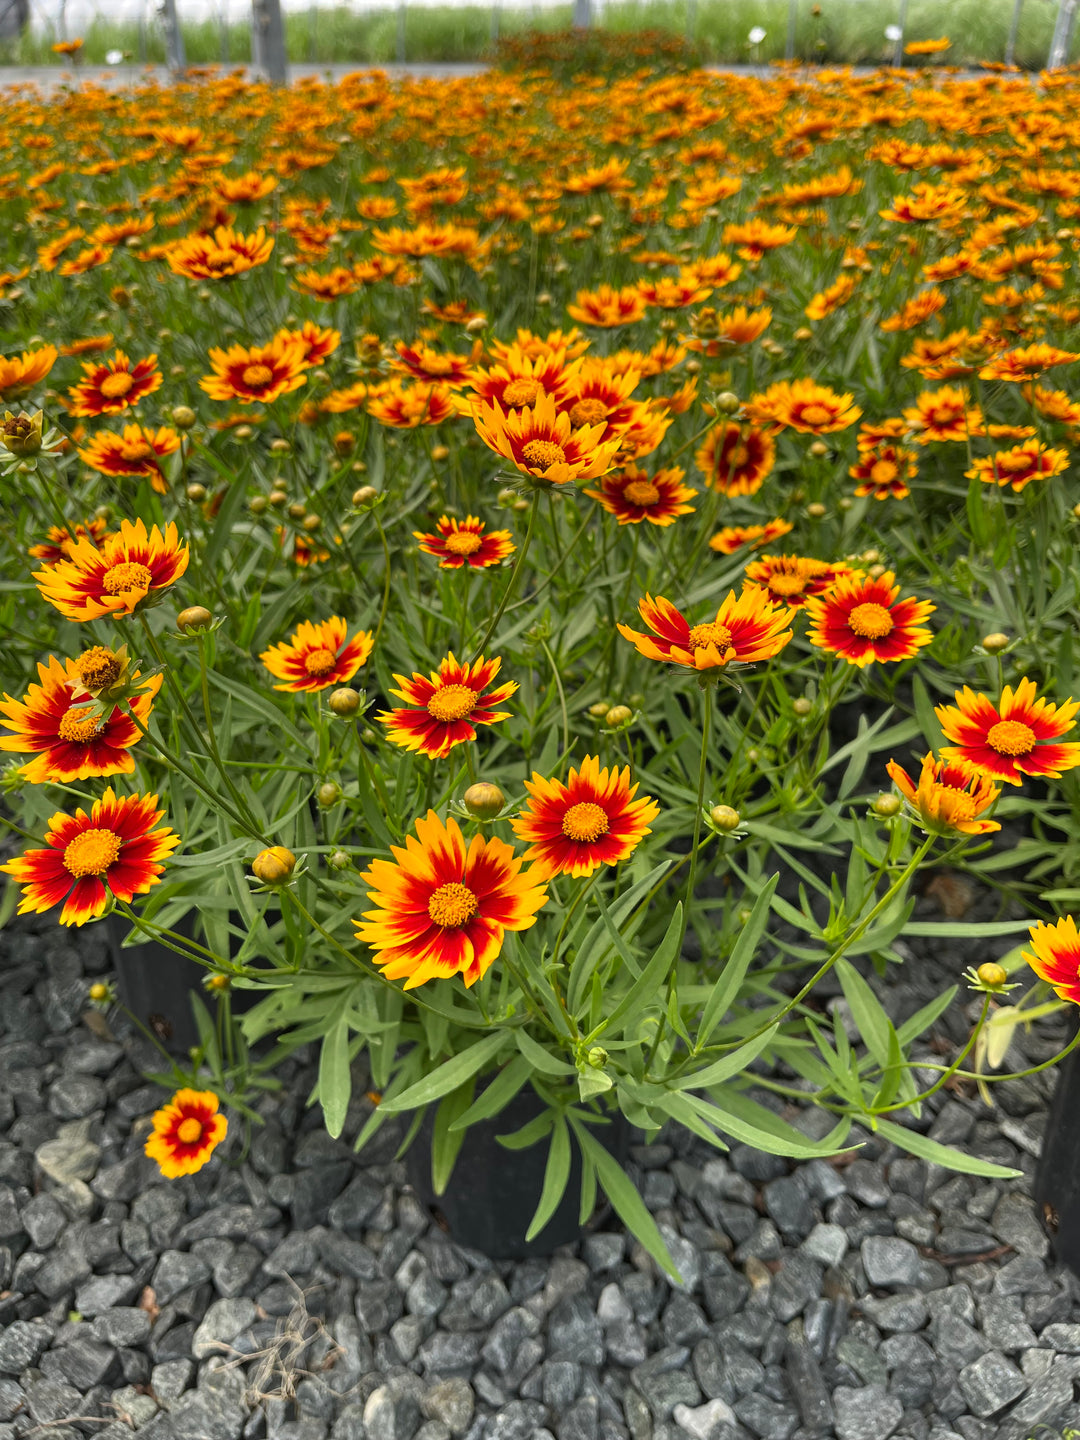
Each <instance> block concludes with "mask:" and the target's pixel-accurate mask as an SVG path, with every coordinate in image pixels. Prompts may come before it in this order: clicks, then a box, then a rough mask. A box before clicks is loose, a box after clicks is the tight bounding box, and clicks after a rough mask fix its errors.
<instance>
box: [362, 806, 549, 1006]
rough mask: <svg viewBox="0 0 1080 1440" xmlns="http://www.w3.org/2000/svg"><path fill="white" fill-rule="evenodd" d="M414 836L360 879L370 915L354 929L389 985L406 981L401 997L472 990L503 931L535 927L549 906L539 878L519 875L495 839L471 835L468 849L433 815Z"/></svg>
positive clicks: (517, 863)
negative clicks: (446, 987) (456, 987)
mask: <svg viewBox="0 0 1080 1440" xmlns="http://www.w3.org/2000/svg"><path fill="white" fill-rule="evenodd" d="M414 828H415V830H416V836H415V838H414V837H413V836H412V835H409V836H407V837H406V839H405V845H404V847H399V846H396V845H394V846H391V853H392V854H393V856H394V859H393V861H390V860H374V861H372V863H371V866H370V868H369V869H367V870H365V871H364V873H363V876H362V877H361V878H362V879H363V880H364V881H365V882H366V883H367V884H368V885H370V886H371V889H370V890H369V891H368V899H369V900H370V901H371V903H372V904H373V905H374V906H375V909H373V910H366V911H365V912H364V917H363V920H362V921H361V920H354V921H353V924H354V926H355V927H356V933H357V936H358V937H359V939H361V940H363V941H364V942H365V943H366V944H368V945H370V946H371V947H372V949H373V950H374V951H375V963H376V964H377V965H378V966H379V968H380V969H381V970H382V972H383V974H384V975H385V976H386V977H387V979H389V980H404V981H405V985H404V989H406V990H413V989H415V988H416V986H418V985H423V984H425V983H426V982H427V981H428V980H449V979H452V978H453V977H454V976H455V975H459V976H460V977H461V979H462V981H463V982H464V984H465V985H466V986H472V985H475V984H476V982H477V980H479V979H480V978H481V976H483V975H484V974H485V973H486V971H487V970H488V969H489V968H490V966H491V964H492V962H493V961H494V959H495V957H496V956H497V955H498V953H499V951H500V950H501V949H502V943H503V937H504V936H505V934H506V932H507V930H528V929H529V927H530V926H532V925H534V924H535V923H536V913H537V911H538V910H540V909H542V908H543V906H544V905H546V904H547V898H548V895H547V890H546V889H545V888H544V885H543V881H542V877H541V876H540V874H539V873H538V872H537V870H536V869H535V867H533V866H530V867H529V868H528V869H527V870H523V869H522V864H523V862H522V860H521V858H520V857H519V856H516V855H515V854H514V851H513V849H512V847H511V846H509V845H507V843H506V842H505V840H500V839H498V838H497V837H496V836H492V837H491V838H490V839H485V838H484V837H483V835H474V836H473V838H472V842H471V843H470V844H469V846H468V847H467V848H466V844H465V839H464V837H463V835H462V833H461V828H460V826H459V825H458V823H457V821H456V820H453V819H450V820H448V821H447V822H446V824H445V825H444V824H443V822H442V821H441V820H440V819H439V817H438V815H436V813H435V811H434V810H429V811H428V814H427V818H426V819H423V820H420V819H418V820H417V821H416V824H415V827H414ZM365 922H366V923H365Z"/></svg>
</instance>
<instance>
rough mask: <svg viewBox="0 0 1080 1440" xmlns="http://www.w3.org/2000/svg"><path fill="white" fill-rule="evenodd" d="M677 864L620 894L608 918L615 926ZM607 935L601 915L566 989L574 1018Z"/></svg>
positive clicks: (583, 944)
mask: <svg viewBox="0 0 1080 1440" xmlns="http://www.w3.org/2000/svg"><path fill="white" fill-rule="evenodd" d="M673 863H674V862H673V861H671V860H664V861H663V862H662V863H661V864H659V865H657V866H656V868H655V869H653V870H650V871H649V873H648V875H646V876H645V878H644V879H643V880H639V881H638V882H637V884H636V885H632V886H631V887H630V889H629V890H627V892H626V894H625V895H620V896H619V898H618V900H616V901H614V902H613V903H612V904H611V905H610V906H609V907H608V915H609V917H610V919H611V923H612V924H613V925H615V926H617V927H618V926H621V925H623V924H624V923H625V922H626V920H627V919H628V918H629V916H630V915H631V914H632V913H633V912H634V910H635V909H636V908H637V906H638V905H640V904H641V902H642V901H643V900H644V899H645V898H646V897H647V896H648V894H649V892H650V891H651V890H652V889H653V888H654V886H656V885H657V884H658V883H659V881H660V880H661V878H662V877H663V876H664V875H665V874H666V873H667V871H668V870H670V869H671V866H672V864H673ZM606 936H607V926H606V925H605V923H604V917H603V916H602V915H601V917H600V919H599V920H597V921H596V922H595V923H594V925H593V926H592V928H591V929H590V931H589V933H588V934H587V935H586V936H585V939H584V940H583V941H582V942H581V944H580V945H579V946H578V952H577V954H576V956H575V957H574V963H573V965H572V966H571V967H570V979H569V982H568V984H567V987H566V1003H567V1005H568V1006H569V1007H570V1012H571V1014H573V1015H576V1014H577V1013H578V1009H579V1007H580V1005H581V1002H582V999H583V998H584V995H585V987H586V985H587V984H588V983H589V979H590V977H591V976H592V973H593V971H594V970H595V969H596V967H597V965H598V964H599V963H600V961H601V959H602V958H603V955H604V944H603V942H604V939H605V937H606Z"/></svg>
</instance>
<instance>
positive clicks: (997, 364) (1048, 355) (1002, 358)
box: [979, 344, 1080, 383]
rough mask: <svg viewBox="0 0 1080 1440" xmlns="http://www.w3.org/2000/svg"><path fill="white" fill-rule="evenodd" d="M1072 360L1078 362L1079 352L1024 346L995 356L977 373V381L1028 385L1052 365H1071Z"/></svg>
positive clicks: (1041, 346) (1042, 346)
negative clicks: (1003, 381) (1006, 381)
mask: <svg viewBox="0 0 1080 1440" xmlns="http://www.w3.org/2000/svg"><path fill="white" fill-rule="evenodd" d="M1074 360H1080V351H1075V350H1059V349H1058V347H1057V346H1056V345H1043V344H1038V345H1024V346H1021V347H1020V348H1019V349H1016V350H1005V351H1003V352H1002V354H1000V355H995V356H994V358H993V359H992V360H990V361H989V362H988V363H987V364H986V365H984V366H983V368H982V369H981V370H980V371H979V379H980V380H1011V381H1013V382H1016V383H1019V382H1024V383H1030V382H1031V381H1032V380H1037V379H1038V378H1039V376H1040V375H1045V373H1046V372H1047V370H1049V369H1051V368H1052V367H1053V366H1054V365H1071V364H1072V363H1073V361H1074Z"/></svg>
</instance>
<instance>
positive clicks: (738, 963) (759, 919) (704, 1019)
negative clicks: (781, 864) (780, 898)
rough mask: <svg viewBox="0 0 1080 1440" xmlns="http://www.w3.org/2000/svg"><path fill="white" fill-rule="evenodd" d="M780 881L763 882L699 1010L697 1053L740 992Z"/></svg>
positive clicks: (772, 878)
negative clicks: (746, 918)
mask: <svg viewBox="0 0 1080 1440" xmlns="http://www.w3.org/2000/svg"><path fill="white" fill-rule="evenodd" d="M779 879H780V872H779V871H777V873H776V874H775V875H772V876H770V877H769V879H768V880H766V882H765V884H764V885H763V886H762V887H761V890H760V892H759V894H758V897H757V899H756V900H755V901H754V908H753V909H752V910H751V912H750V916H749V919H748V920H747V922H746V924H745V925H744V926H743V928H742V929H741V930H740V931H739V938H738V939H737V940H736V941H735V945H734V947H733V948H732V951H731V954H730V955H729V956H728V960H727V964H726V965H725V966H724V971H723V974H722V975H721V976H720V979H719V980H718V981H717V982H716V985H715V986H714V987H713V992H712V994H711V995H710V996H709V998H708V1000H707V1002H706V1004H705V1009H704V1010H703V1011H702V1014H701V1024H700V1025H699V1026H698V1034H697V1045H696V1049H698V1050H700V1049H701V1048H702V1047H703V1046H704V1045H706V1044H708V1040H709V1036H710V1035H711V1034H712V1032H713V1031H714V1030H715V1029H716V1027H717V1025H718V1024H719V1023H720V1021H721V1020H722V1019H723V1018H724V1016H725V1015H726V1013H727V1011H728V1010H729V1008H730V1007H731V1003H732V1001H733V1000H734V999H735V997H736V995H737V994H738V993H739V988H740V986H741V985H742V982H743V980H744V979H745V977H746V972H747V970H748V969H749V968H750V961H751V960H752V959H753V958H754V952H755V951H756V950H757V947H758V943H759V941H760V940H761V937H762V935H763V934H764V933H765V926H766V924H767V922H768V919H769V909H770V907H771V906H772V903H773V894H774V892H775V890H776V886H777V882H778V881H779Z"/></svg>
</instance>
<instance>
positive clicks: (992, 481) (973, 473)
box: [964, 440, 1069, 492]
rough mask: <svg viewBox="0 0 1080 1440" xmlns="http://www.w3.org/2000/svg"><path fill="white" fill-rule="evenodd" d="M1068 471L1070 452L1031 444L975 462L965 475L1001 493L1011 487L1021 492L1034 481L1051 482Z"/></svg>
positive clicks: (1015, 446)
mask: <svg viewBox="0 0 1080 1440" xmlns="http://www.w3.org/2000/svg"><path fill="white" fill-rule="evenodd" d="M1068 468H1069V452H1068V450H1051V449H1050V447H1049V446H1048V445H1042V444H1040V443H1039V441H1038V440H1028V441H1026V443H1025V444H1023V445H1014V446H1013V447H1012V449H1011V450H997V451H995V452H994V454H993V455H985V456H983V457H982V458H980V459H977V460H973V461H972V462H971V469H970V470H965V471H964V474H965V475H966V476H967V478H968V479H969V480H983V481H985V482H986V484H988V485H1000V486H1001V487H1002V489H1004V488H1005V486H1006V485H1011V486H1012V488H1013V489H1014V490H1016V491H1018V492H1019V491H1020V490H1023V488H1024V486H1025V485H1027V484H1028V483H1029V482H1030V481H1032V480H1049V479H1050V478H1051V477H1052V476H1054V475H1061V474H1062V473H1063V472H1064V471H1066V470H1067V469H1068Z"/></svg>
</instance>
